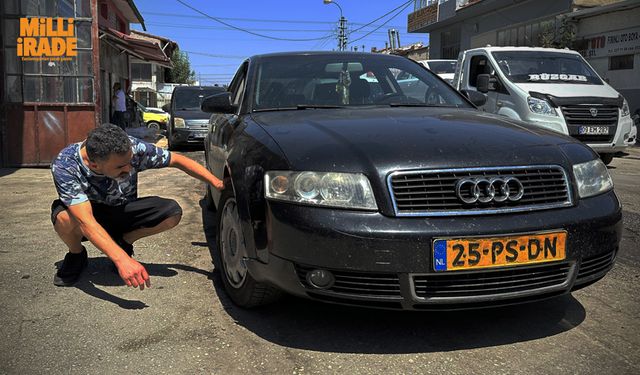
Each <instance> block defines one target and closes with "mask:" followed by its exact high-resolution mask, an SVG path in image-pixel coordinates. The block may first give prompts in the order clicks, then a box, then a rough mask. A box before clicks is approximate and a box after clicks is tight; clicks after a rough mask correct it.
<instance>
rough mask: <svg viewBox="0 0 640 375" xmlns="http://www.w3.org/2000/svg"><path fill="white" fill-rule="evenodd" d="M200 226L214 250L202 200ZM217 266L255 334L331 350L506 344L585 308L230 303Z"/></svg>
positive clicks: (577, 319)
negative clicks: (427, 309)
mask: <svg viewBox="0 0 640 375" xmlns="http://www.w3.org/2000/svg"><path fill="white" fill-rule="evenodd" d="M200 205H201V207H202V218H203V225H204V231H205V235H206V238H207V242H208V244H209V251H210V253H211V254H212V257H213V256H215V253H216V238H215V219H214V214H213V213H212V212H210V211H208V210H207V209H206V207H205V204H204V201H201V204H200ZM220 277H221V275H220V272H219V271H217V270H215V271H214V275H213V286H214V288H215V290H216V293H217V295H218V297H219V299H220V302H221V304H222V305H223V307H224V309H225V311H226V312H227V313H228V314H229V315H230V316H231V317H232V318H233V319H234V320H235V321H236V322H237V323H238V324H240V325H242V326H243V327H245V328H247V329H248V330H250V331H251V332H253V333H255V334H256V335H257V336H260V337H261V338H263V339H265V340H268V341H270V342H273V343H275V344H278V345H282V346H285V347H291V348H298V349H306V350H314V351H322V352H334V353H335V352H337V353H369V354H395V353H425V352H427V353H428V352H442V351H454V350H461V349H473V348H482V347H491V346H498V345H508V344H513V343H518V342H526V341H530V340H536V339H539V338H543V337H548V336H553V335H557V334H559V333H562V332H566V331H569V330H571V329H573V328H574V327H576V326H578V325H580V324H581V323H582V322H583V321H584V319H585V316H586V312H585V309H584V308H583V306H582V305H581V304H580V302H578V301H577V300H576V299H575V298H573V297H572V296H571V295H566V296H562V297H558V298H554V299H550V300H546V301H542V302H537V303H530V304H525V305H518V306H507V307H500V308H493V309H484V310H465V311H449V312H412V311H386V310H370V309H363V308H358V307H350V306H341V305H332V304H325V303H319V302H314V301H311V300H305V299H300V298H295V297H286V298H284V299H283V300H281V301H279V302H277V303H275V304H272V305H269V306H265V307H262V308H257V309H252V310H247V309H242V308H239V307H237V306H235V305H234V304H233V303H232V302H231V300H230V299H229V297H228V296H227V295H226V294H225V292H224V286H223V283H222V280H221V279H220Z"/></svg>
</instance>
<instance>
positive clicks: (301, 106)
mask: <svg viewBox="0 0 640 375" xmlns="http://www.w3.org/2000/svg"><path fill="white" fill-rule="evenodd" d="M296 108H297V109H307V108H311V109H315V108H320V109H322V108H325V109H332V108H345V106H343V105H331V104H298V105H297V106H296Z"/></svg>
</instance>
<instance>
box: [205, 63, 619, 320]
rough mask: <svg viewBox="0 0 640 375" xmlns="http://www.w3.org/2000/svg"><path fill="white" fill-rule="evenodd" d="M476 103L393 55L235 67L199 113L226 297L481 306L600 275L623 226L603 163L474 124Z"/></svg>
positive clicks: (486, 121)
mask: <svg viewBox="0 0 640 375" xmlns="http://www.w3.org/2000/svg"><path fill="white" fill-rule="evenodd" d="M478 95H479V94H477V93H472V92H464V93H459V92H457V91H455V90H454V89H453V88H452V87H451V86H449V85H448V84H447V83H446V82H445V81H443V80H441V79H440V78H438V77H437V76H436V75H435V74H433V73H431V72H429V71H428V70H425V69H424V68H422V67H421V66H420V65H418V64H417V63H415V62H413V61H411V60H408V59H405V58H402V57H398V56H390V55H381V54H367V53H348V52H321V53H320V52H310V53H307V52H300V53H279V54H269V55H260V56H254V57H251V58H249V59H247V60H246V61H245V62H244V63H243V64H242V65H241V66H240V68H239V70H238V71H237V73H236V75H235V77H234V78H233V81H232V83H231V85H230V87H229V90H228V91H227V92H224V93H220V94H216V95H213V96H209V97H207V98H205V100H204V101H203V104H202V109H203V110H204V111H207V112H211V113H212V116H211V119H210V123H209V129H208V134H207V138H206V141H205V154H206V162H207V167H208V168H209V170H210V171H211V172H212V173H213V174H214V175H216V176H218V177H220V178H224V180H225V190H224V191H222V192H218V191H216V190H212V189H208V191H207V194H206V201H207V203H208V205H209V207H210V209H211V210H213V211H215V212H216V217H217V220H216V223H217V241H218V244H217V249H216V252H217V253H216V254H215V256H214V262H215V265H216V268H217V269H219V270H220V271H221V275H222V280H223V282H224V287H225V290H226V291H227V293H228V294H229V296H230V297H231V299H232V300H233V301H234V302H235V303H236V304H237V305H239V306H242V307H254V306H259V305H262V304H265V303H268V302H272V301H274V300H275V299H277V298H278V297H279V296H281V295H282V294H283V293H289V294H293V295H297V296H302V297H306V298H311V299H314V300H319V301H326V302H332V303H342V304H350V305H358V306H367V307H376V308H387V309H407V310H434V309H461V308H478V307H487V306H496V305H505V304H513V303H522V302H527V301H533V300H538V299H544V298H549V297H553V296H558V295H562V294H566V293H570V292H571V291H572V290H576V289H578V288H581V287H584V286H586V285H588V284H590V283H593V282H594V281H596V280H598V279H600V278H602V277H603V276H605V274H606V273H607V271H609V270H610V269H611V267H612V265H613V262H614V259H615V256H616V252H617V250H618V245H619V242H620V238H621V230H622V223H621V218H622V214H621V206H620V202H619V201H618V199H617V197H616V195H615V193H614V191H613V183H612V180H611V177H610V176H609V173H608V171H607V168H606V167H605V166H604V164H603V163H602V162H601V161H600V159H599V158H598V155H597V154H595V153H594V152H593V151H592V150H591V149H590V148H588V147H587V146H585V145H583V144H581V143H579V142H577V141H575V140H574V139H572V138H570V137H566V136H563V135H560V134H556V133H553V132H551V131H546V130H541V129H540V128H539V127H532V126H528V125H527V124H525V123H521V122H516V121H513V120H510V119H508V118H504V117H498V116H495V115H490V114H486V113H483V112H481V111H479V110H477V109H476V107H475V105H474V104H473V103H476V104H482V102H483V101H484V100H486V99H485V98H484V96H478Z"/></svg>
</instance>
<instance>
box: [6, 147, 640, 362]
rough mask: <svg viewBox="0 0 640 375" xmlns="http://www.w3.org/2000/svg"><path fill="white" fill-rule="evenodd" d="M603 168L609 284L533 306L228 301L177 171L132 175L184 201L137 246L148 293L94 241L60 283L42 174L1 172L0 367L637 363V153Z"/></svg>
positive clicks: (192, 196) (197, 206)
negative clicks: (617, 227)
mask: <svg viewBox="0 0 640 375" xmlns="http://www.w3.org/2000/svg"><path fill="white" fill-rule="evenodd" d="M186 154H187V155H190V156H192V157H194V158H196V159H198V160H200V161H202V152H201V151H191V152H186ZM610 172H611V174H612V175H613V178H614V181H615V186H616V191H617V193H618V195H619V197H620V199H621V200H622V202H623V204H624V221H625V231H624V238H623V241H622V247H621V250H620V253H619V256H618V260H617V263H616V265H615V267H614V269H613V270H612V271H611V272H610V273H609V274H608V275H607V277H605V278H604V279H603V280H601V281H600V282H598V283H596V284H595V285H592V286H590V287H588V288H586V289H583V290H580V291H578V292H575V293H573V295H570V296H565V297H561V298H558V299H553V300H548V301H544V302H540V303H535V304H528V305H522V306H517V307H505V308H497V309H488V310H480V311H464V312H437V313H431V312H421V313H415V312H396V311H377V310H373V311H372V310H365V309H360V308H350V307H343V306H334V305H325V304H320V303H314V302H310V301H306V300H301V299H296V298H288V299H285V300H284V301H282V302H280V303H278V304H276V305H273V306H269V307H267V308H263V309H260V310H252V311H248V310H242V309H239V308H236V307H234V306H233V304H232V303H231V302H230V300H229V299H228V298H227V297H226V296H225V295H224V293H223V291H222V289H221V280H220V279H219V276H218V273H217V272H215V271H213V265H212V262H211V254H210V244H209V243H208V242H207V238H209V240H210V238H211V237H210V236H209V237H208V236H206V235H205V230H207V231H209V233H210V229H211V228H210V225H211V217H210V216H209V215H208V213H207V212H206V211H205V210H203V209H201V204H202V200H201V199H202V195H203V191H204V187H203V185H202V184H201V183H200V182H198V181H197V180H194V179H191V178H189V177H188V176H186V175H184V174H182V172H180V171H178V170H173V169H164V170H157V171H149V172H145V173H143V174H142V175H141V177H140V195H142V196H144V195H162V196H166V197H172V198H174V199H176V200H178V202H179V203H180V204H181V205H182V207H183V209H184V216H183V220H182V223H181V224H180V225H179V226H178V227H176V228H174V229H173V230H171V231H170V232H167V233H163V234H160V235H157V236H155V237H153V238H148V239H144V240H141V241H140V242H138V243H136V258H137V259H139V260H140V261H141V262H142V263H143V264H144V265H145V266H146V267H147V270H148V271H149V273H150V275H151V280H152V288H150V289H146V290H144V291H140V290H134V289H130V288H127V287H125V286H123V283H122V282H121V280H120V279H119V278H118V277H117V275H115V274H114V273H112V272H111V270H110V268H111V266H110V262H109V261H108V260H107V259H106V258H105V257H104V256H102V254H101V253H100V252H99V251H98V250H96V249H95V248H94V247H93V246H88V251H89V257H90V264H89V267H88V269H87V271H86V272H85V273H84V275H83V276H82V278H81V280H80V281H79V282H78V283H77V284H76V286H75V287H71V288H58V287H55V286H53V284H52V277H53V274H54V272H55V266H56V263H57V262H59V261H60V260H61V259H62V257H63V256H64V253H65V248H64V246H63V244H62V242H61V241H59V240H58V239H57V237H56V235H55V233H54V232H53V230H52V227H51V223H50V221H49V207H50V203H51V201H52V200H53V199H54V198H55V197H56V194H55V190H54V188H53V185H52V181H51V177H50V173H49V171H48V170H47V169H17V170H15V169H12V170H8V169H4V170H2V169H0V207H2V208H3V212H4V215H3V216H2V218H1V219H0V282H1V285H2V287H1V288H0V301H1V303H0V337H2V338H3V340H2V341H1V342H0V374H37V373H47V374H104V373H136V374H137V373H154V374H163V373H167V374H194V373H209V374H235V373H261V374H262V373H265V374H306V373H323V374H324V373H345V374H352V373H354V374H355V373H358V374H360V373H362V374H367V373H371V374H381V373H389V374H411V373H425V374H426V373H436V374H440V373H447V374H479V373H495V374H502V373H504V374H532V373H535V374H598V375H600V374H638V373H640V319H639V318H640V293H638V288H637V285H638V283H640V257H639V256H638V243H639V242H640V196H639V194H638V185H639V183H640V148H634V149H633V150H631V151H630V154H629V155H628V156H627V157H625V158H624V159H619V158H618V159H615V160H614V161H613V163H612V165H611V168H610ZM203 223H204V225H203ZM203 228H204V229H205V230H203Z"/></svg>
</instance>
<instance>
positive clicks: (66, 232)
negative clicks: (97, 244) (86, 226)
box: [53, 211, 84, 254]
mask: <svg viewBox="0 0 640 375" xmlns="http://www.w3.org/2000/svg"><path fill="white" fill-rule="evenodd" d="M53 228H54V229H55V230H56V233H58V236H59V237H60V239H62V241H63V242H64V243H65V245H67V247H68V248H69V252H70V253H73V254H80V253H81V252H82V250H83V249H84V248H83V247H82V243H81V241H82V231H81V230H80V223H78V221H77V220H76V219H75V218H73V216H71V215H69V212H67V211H61V212H60V213H59V214H58V216H56V223H55V224H54V226H53Z"/></svg>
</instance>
